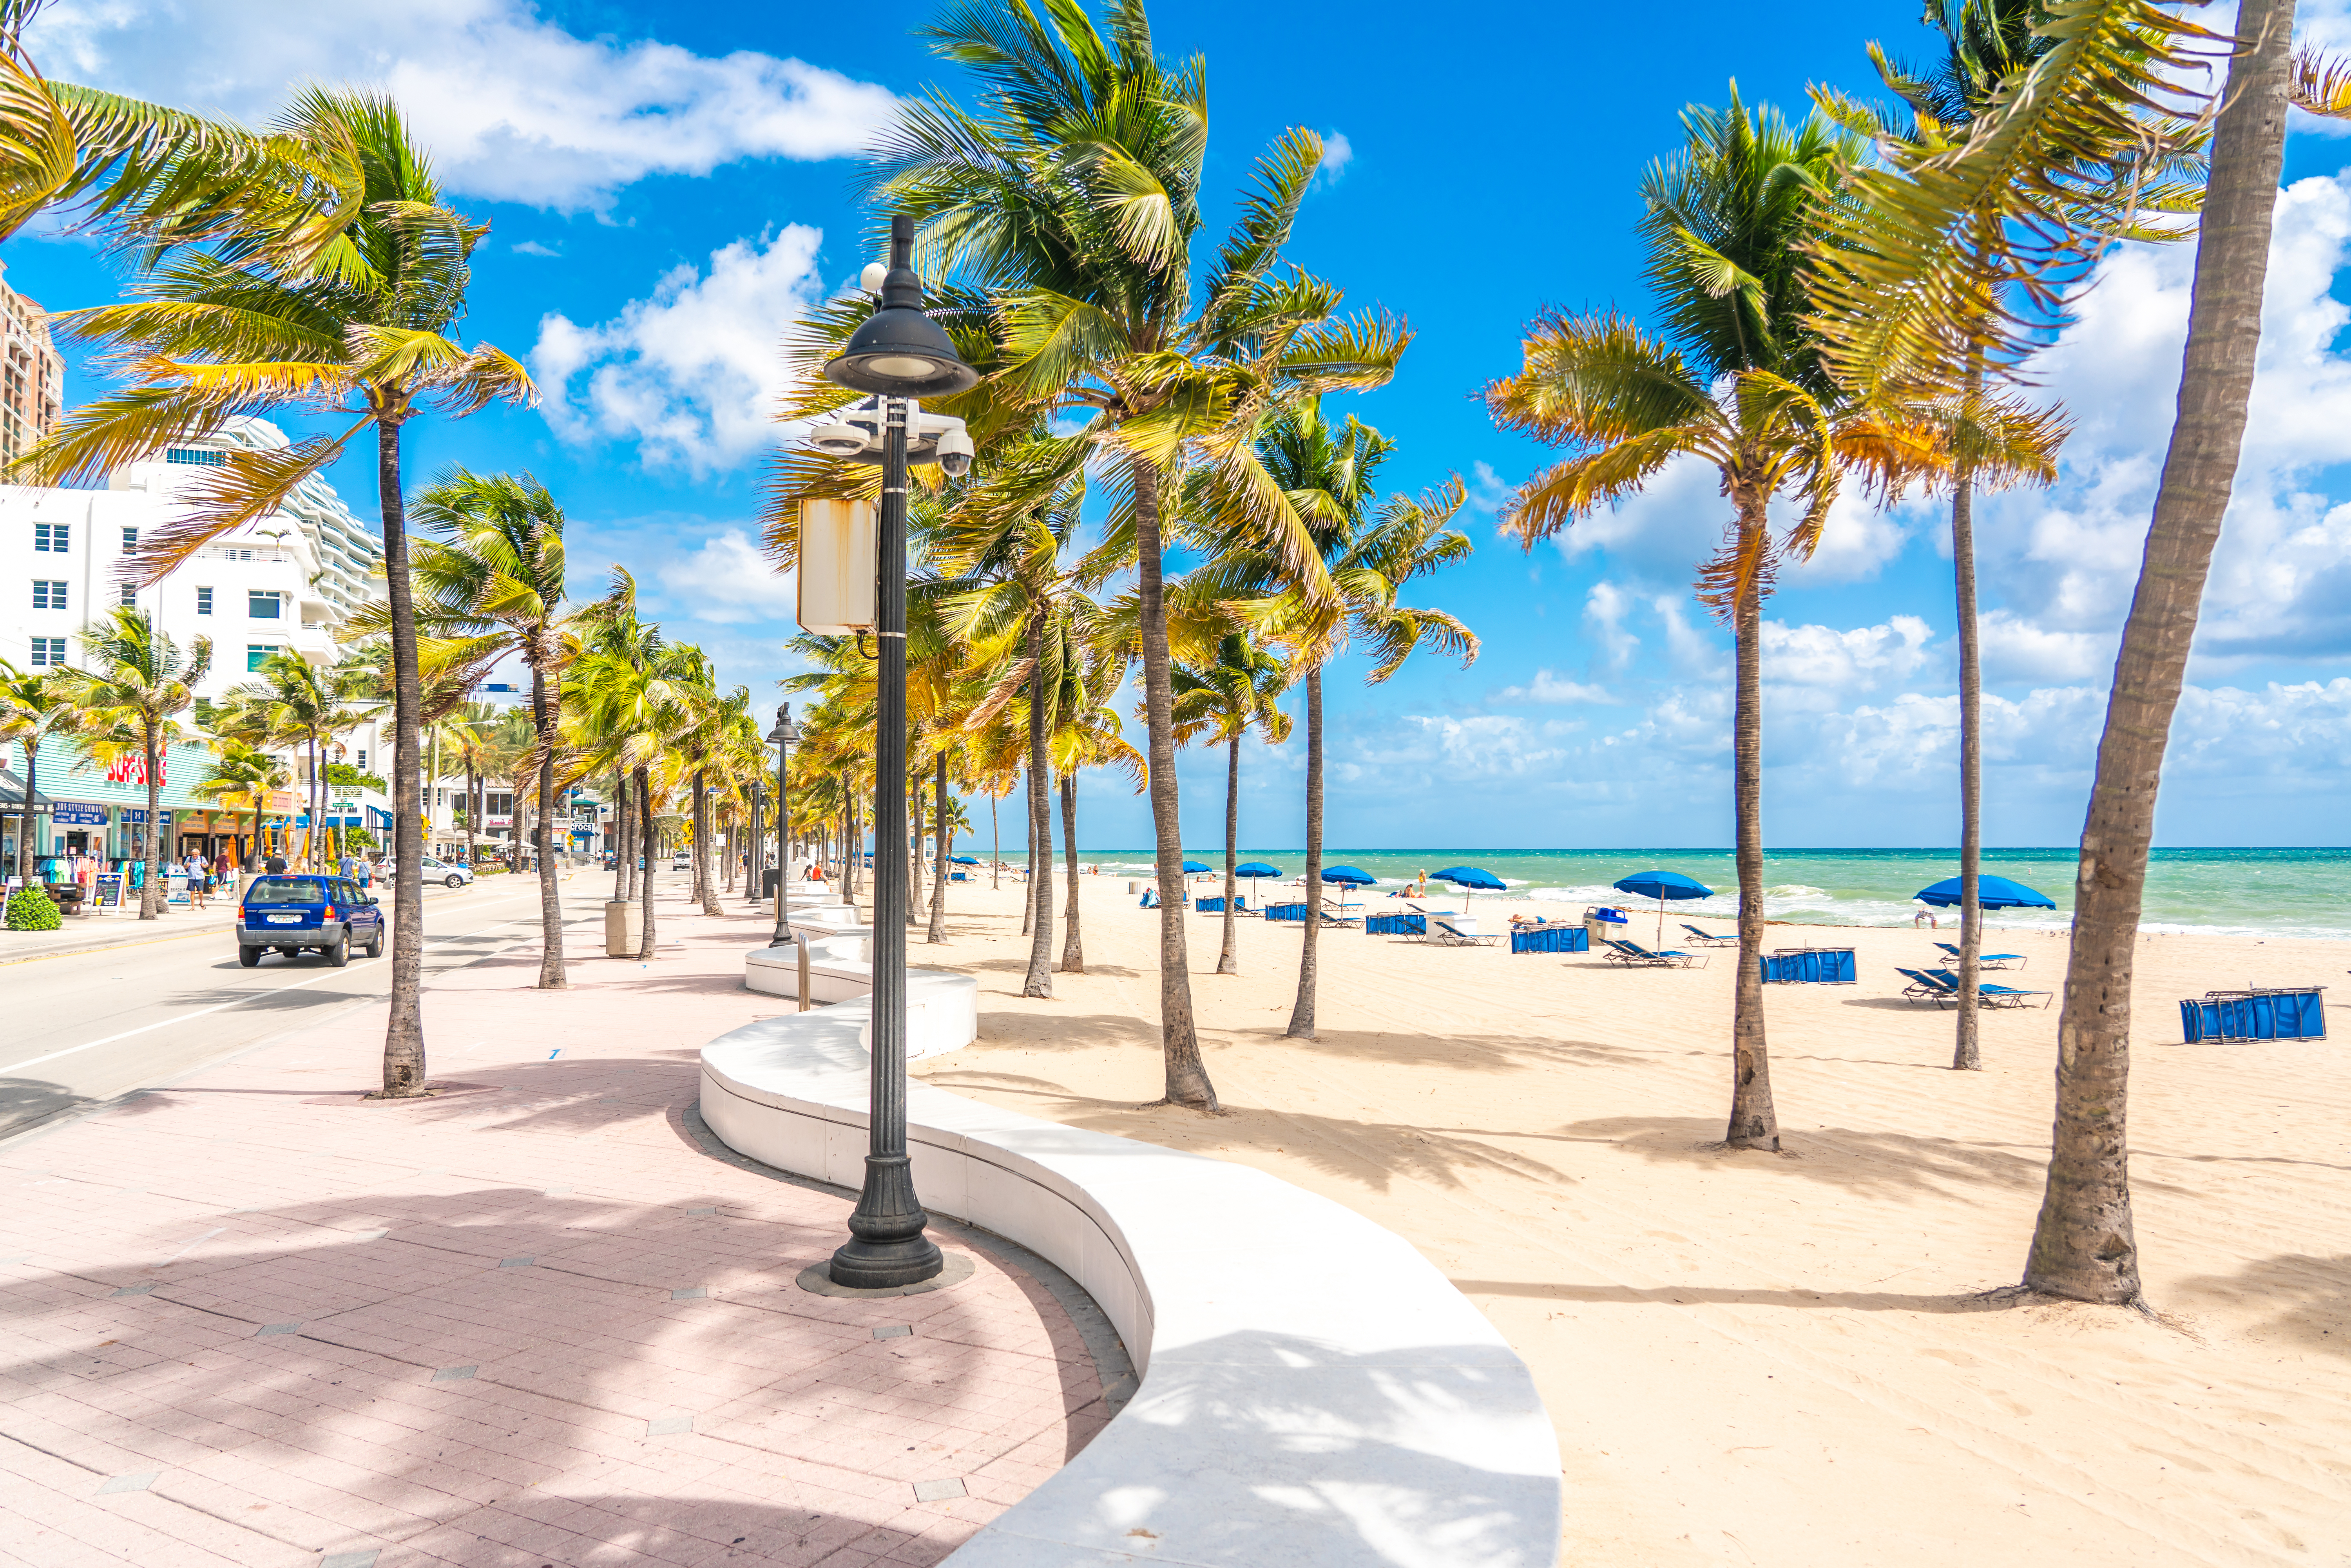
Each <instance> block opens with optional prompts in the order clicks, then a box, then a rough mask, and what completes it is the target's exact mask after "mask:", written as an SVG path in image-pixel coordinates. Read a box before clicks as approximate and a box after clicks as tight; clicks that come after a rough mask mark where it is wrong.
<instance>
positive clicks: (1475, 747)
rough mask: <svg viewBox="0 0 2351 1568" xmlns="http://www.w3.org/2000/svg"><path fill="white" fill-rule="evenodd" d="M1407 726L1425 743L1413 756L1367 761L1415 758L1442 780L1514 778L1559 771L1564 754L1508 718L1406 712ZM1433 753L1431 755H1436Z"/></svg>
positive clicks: (1524, 726) (1367, 758)
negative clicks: (1546, 744) (1538, 740)
mask: <svg viewBox="0 0 2351 1568" xmlns="http://www.w3.org/2000/svg"><path fill="white" fill-rule="evenodd" d="M1405 723H1406V724H1408V725H1413V726H1416V727H1418V729H1419V732H1420V741H1421V744H1420V745H1419V746H1418V747H1416V748H1415V750H1414V754H1413V756H1412V758H1408V759H1407V758H1386V759H1382V758H1372V757H1370V756H1369V755H1368V753H1367V755H1366V762H1393V761H1400V760H1416V761H1419V762H1421V763H1422V764H1424V765H1426V767H1427V768H1429V770H1430V771H1431V772H1432V773H1434V774H1435V775H1436V776H1437V777H1438V778H1440V779H1486V778H1498V777H1516V776H1519V775H1521V774H1528V773H1541V774H1548V773H1551V772H1552V771H1555V770H1556V765H1557V763H1558V761H1559V759H1560V758H1561V756H1562V753H1561V752H1560V751H1559V750H1558V749H1557V748H1556V747H1548V746H1543V745H1541V744H1539V743H1538V742H1537V740H1536V738H1535V732H1533V731H1531V730H1530V729H1529V728H1528V727H1527V723H1526V721H1525V720H1524V719H1519V718H1512V717H1510V716H1508V715H1505V714H1477V715H1472V716H1468V717H1463V718H1456V717H1453V716H1449V715H1435V716H1431V715H1426V714H1406V715H1405ZM1432 753H1433V755H1432Z"/></svg>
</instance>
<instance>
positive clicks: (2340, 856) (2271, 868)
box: [956, 838, 2351, 938]
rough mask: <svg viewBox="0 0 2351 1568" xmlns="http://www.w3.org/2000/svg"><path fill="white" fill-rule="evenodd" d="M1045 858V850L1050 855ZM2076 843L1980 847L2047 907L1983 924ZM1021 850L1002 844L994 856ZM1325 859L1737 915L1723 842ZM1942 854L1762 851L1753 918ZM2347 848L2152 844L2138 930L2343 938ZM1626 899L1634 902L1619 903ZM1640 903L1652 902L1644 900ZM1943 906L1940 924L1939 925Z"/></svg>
mask: <svg viewBox="0 0 2351 1568" xmlns="http://www.w3.org/2000/svg"><path fill="white" fill-rule="evenodd" d="M956 852H957V853H959V854H973V855H979V856H981V857H982V858H983V859H985V858H986V855H987V846H986V845H985V844H984V843H980V844H975V843H974V842H973V841H972V840H971V839H968V838H966V839H963V840H961V841H959V842H958V844H957V846H956ZM1056 853H1057V854H1058V853H1059V852H1058V851H1057V852H1056ZM1185 853H1186V855H1187V856H1189V857H1190V858H1192V859H1194V860H1198V861H1204V862H1207V863H1208V864H1209V865H1211V866H1214V867H1217V869H1219V870H1221V869H1222V867H1223V864H1224V848H1223V846H1222V845H1217V847H1215V848H1214V849H1212V850H1202V849H1200V848H1198V847H1196V846H1195V847H1191V848H1187V849H1186V851H1185ZM2079 854H2080V851H2079V850H2078V849H2077V848H2076V847H2074V846H2072V845H2066V846H2063V847H2051V848H2019V847H2014V846H2005V847H2001V848H1997V849H1986V850H1985V851H1984V852H1983V871H1984V873H1985V874H1987V875H1991V876H2004V877H2007V878H2009V879H2010V880H2011V881H2013V882H2020V883H2023V884H2025V885H2026V886H2028V887H2031V888H2033V889H2035V890H2037V891H2039V892H2041V893H2043V894H2047V895H2048V896H2049V898H2050V899H2051V900H2053V902H2054V903H2055V904H2056V906H2057V907H2056V908H2055V909H2054V910H2049V909H2015V910H1996V911H1991V912H1988V913H1987V914H1986V915H1985V925H1987V927H1990V928H1993V929H2001V928H2005V929H2011V930H2031V931H2061V930H2064V929H2065V928H2066V926H2067V925H2069V924H2070V923H2071V921H2072V919H2073V905H2074V862H2076V860H2077V859H2078V858H2079ZM1078 858H1079V860H1080V861H1081V862H1084V863H1087V864H1095V865H1100V866H1101V867H1102V872H1103V873H1104V874H1106V875H1118V876H1143V875H1148V874H1149V873H1150V872H1151V869H1152V863H1153V862H1152V852H1151V851H1150V850H1149V849H1148V848H1135V847H1133V846H1126V847H1121V848H1113V849H1085V848H1081V849H1080V850H1079V851H1078ZM1239 858H1240V859H1241V860H1243V861H1252V860H1256V861H1264V862H1268V863H1269V864H1271V865H1274V866H1276V867H1278V868H1280V872H1281V873H1282V879H1283V880H1284V881H1289V880H1291V879H1295V878H1296V877H1299V876H1301V875H1302V874H1303V873H1304V871H1305V864H1306V862H1305V853H1304V852H1303V851H1302V850H1299V849H1295V848H1292V849H1286V850H1269V849H1263V848H1253V847H1244V848H1243V849H1242V850H1241V851H1240V856H1239ZM1025 859H1026V856H1025V855H1024V854H1023V852H1020V851H1019V850H1016V849H1007V850H1006V851H1005V852H1004V860H1005V862H1006V863H1007V864H1013V865H1018V864H1020V863H1022V862H1024V861H1025ZM1322 862H1323V864H1324V865H1325V866H1332V865H1353V866H1355V867H1357V868H1358V869H1360V870H1362V871H1363V872H1364V873H1367V874H1369V875H1371V876H1373V877H1374V878H1376V879H1377V882H1376V884H1375V885H1374V887H1373V888H1372V889H1370V890H1368V891H1369V892H1370V894H1371V895H1372V896H1373V897H1375V898H1376V897H1378V896H1380V895H1381V894H1382V893H1384V891H1388V890H1393V889H1395V888H1398V887H1402V886H1405V884H1407V883H1411V882H1413V881H1414V880H1415V879H1416V878H1417V877H1418V876H1419V875H1420V873H1423V872H1433V871H1437V870H1441V869H1443V868H1446V867H1448V866H1456V865H1470V866H1477V867H1479V868H1480V869H1482V870H1485V871H1489V872H1491V873H1494V875H1495V876H1497V877H1499V878H1500V879H1501V880H1502V882H1504V883H1507V884H1508V889H1509V890H1508V891H1507V892H1505V893H1499V894H1498V893H1481V894H1474V895H1473V897H1474V898H1475V899H1477V900H1481V901H1482V900H1487V899H1492V900H1497V901H1521V902H1531V903H1535V904H1576V905H1579V906H1580V905H1583V904H1625V903H1626V902H1628V901H1627V900H1626V899H1625V895H1624V894H1620V893H1618V892H1617V891H1616V890H1615V889H1614V887H1613V886H1611V885H1610V884H1611V883H1614V882H1615V881H1616V880H1617V879H1618V878H1620V877H1625V876H1629V875H1631V874H1632V873H1635V872H1641V871H1652V870H1664V871H1675V872H1680V873H1682V874H1684V875H1686V876H1689V877H1693V878H1695V879H1697V880H1698V882H1700V883H1704V884H1706V885H1707V886H1708V887H1710V888H1713V889H1715V890H1716V892H1715V895H1714V896H1713V897H1710V898H1703V899H1691V900H1687V901H1685V902H1682V903H1679V904H1673V905H1671V906H1669V908H1668V909H1667V918H1668V919H1669V920H1670V919H1675V918H1680V919H1687V920H1692V921H1708V920H1712V921H1724V920H1729V919H1733V918H1735V917H1736V916H1737V915H1738V912H1739V899H1738V894H1737V887H1738V880H1739V879H1738V875H1737V873H1736V870H1735V867H1734V864H1733V862H1732V858H1731V851H1729V849H1691V848H1683V849H1628V850H1565V849H1559V850H1499V849H1437V848H1407V849H1364V848H1361V847H1340V846H1334V847H1332V848H1330V849H1326V850H1325V851H1323V854H1322ZM1958 874H1959V851H1958V850H1956V849H1915V848H1914V849H1896V848H1887V849H1843V850H1827V849H1784V850H1782V849H1775V850H1771V851H1768V852H1765V854H1764V857H1763V875H1764V893H1763V906H1764V913H1765V915H1767V916H1769V917H1770V918H1771V919H1773V920H1786V921H1792V922H1795V923H1798V924H1802V925H1878V926H1892V925H1909V924H1910V922H1911V919H1912V916H1913V915H1915V913H1916V911H1917V905H1916V904H1915V903H1914V902H1913V900H1914V898H1915V896H1916V894H1917V893H1918V891H1919V890H1920V889H1921V888H1924V887H1927V886H1928V885H1929V884H1931V883H1938V882H1940V881H1942V880H1943V879H1944V878H1946V877H1952V876H1957V875H1958ZM2346 887H2351V846H2344V845H2312V846H2305V847H2300V848H2292V847H2269V848H2254V847H2241V848H2202V849H2158V850H2156V851H2154V852H2152V854H2151V855H2150V857H2149V861H2148V866H2147V893H2146V898H2145V902H2144V904H2143V905H2142V908H2141V915H2140V920H2139V928H2140V929H2141V930H2143V931H2152V932H2176V933H2181V934H2195V933H2210V934H2212V935H2230V936H2304V937H2317V938H2351V898H2346ZM1631 902H1634V903H1638V902H1639V901H1637V900H1635V901H1631ZM1643 907H1646V908H1648V909H1651V910H1655V909H1656V904H1646V905H1643ZM1953 919H1954V915H1952V914H1949V913H1946V914H1945V915H1944V916H1943V920H1944V924H1945V925H1950V924H1952V923H1953Z"/></svg>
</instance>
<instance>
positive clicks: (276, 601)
mask: <svg viewBox="0 0 2351 1568" xmlns="http://www.w3.org/2000/svg"><path fill="white" fill-rule="evenodd" d="M245 601H246V613H247V614H248V615H250V616H252V617H253V618H254V619H255V620H256V621H275V620H277V618H278V617H279V616H280V615H282V614H284V613H285V611H286V601H285V599H284V597H283V596H281V595H279V594H276V593H265V592H263V591H261V590H260V589H258V588H256V589H252V590H250V591H247V592H246V596H245Z"/></svg>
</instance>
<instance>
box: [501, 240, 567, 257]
mask: <svg viewBox="0 0 2351 1568" xmlns="http://www.w3.org/2000/svg"><path fill="white" fill-rule="evenodd" d="M508 248H509V249H511V250H512V251H513V252H514V253H515V254H516V255H517V256H561V255H562V254H563V253H562V252H561V251H559V250H555V249H552V248H550V247H549V246H543V245H541V244H539V243H538V241H537V240H535V239H527V240H524V241H522V242H521V243H519V244H517V245H514V246H509V247H508Z"/></svg>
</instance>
